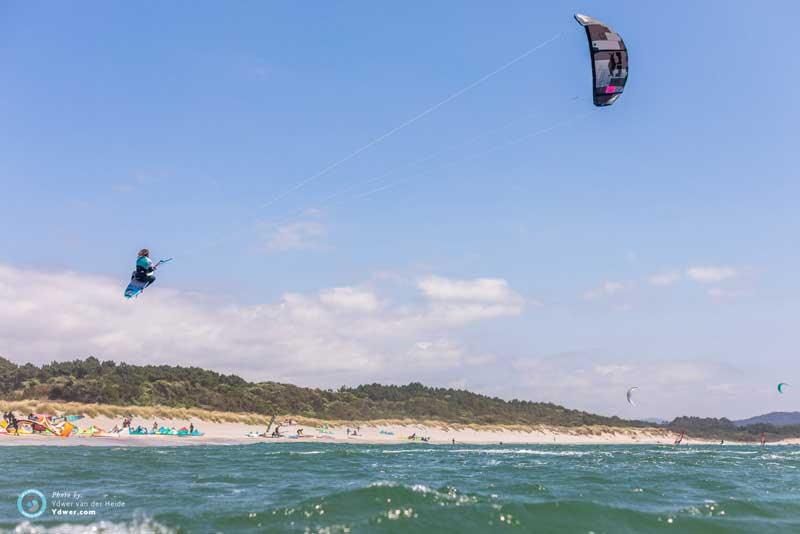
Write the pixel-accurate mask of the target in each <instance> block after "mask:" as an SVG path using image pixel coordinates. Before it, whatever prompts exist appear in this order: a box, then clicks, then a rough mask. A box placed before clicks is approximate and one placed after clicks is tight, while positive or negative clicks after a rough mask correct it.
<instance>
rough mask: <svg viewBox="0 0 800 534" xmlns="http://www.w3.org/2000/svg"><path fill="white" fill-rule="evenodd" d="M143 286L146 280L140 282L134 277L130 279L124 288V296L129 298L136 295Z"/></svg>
mask: <svg viewBox="0 0 800 534" xmlns="http://www.w3.org/2000/svg"><path fill="white" fill-rule="evenodd" d="M145 287H147V282H140V281H139V280H136V279H133V280H131V283H130V284H128V287H126V288H125V298H126V299H131V298H133V297H136V296H138V295H139V293H141V292H142V291H144V288H145Z"/></svg>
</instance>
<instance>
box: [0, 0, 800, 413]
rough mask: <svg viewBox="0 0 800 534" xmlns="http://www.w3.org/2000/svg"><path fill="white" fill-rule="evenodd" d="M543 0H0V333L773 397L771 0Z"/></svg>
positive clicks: (789, 279) (276, 374) (207, 355)
mask: <svg viewBox="0 0 800 534" xmlns="http://www.w3.org/2000/svg"><path fill="white" fill-rule="evenodd" d="M538 4H541V3H538ZM538 4H537V3H531V2H523V1H519V2H516V1H509V2H503V3H502V5H497V3H490V2H476V1H443V2H436V3H434V4H431V3H423V2H412V3H409V2H402V3H401V2H397V3H393V4H390V3H380V4H376V3H374V2H367V1H344V2H325V3H318V4H314V5H311V4H309V5H305V6H304V5H299V4H297V3H295V2H270V3H257V2H240V3H222V2H218V3H212V2H170V3H162V2H138V3H136V4H135V5H134V4H130V3H125V2H85V3H82V4H81V5H80V6H79V7H77V8H76V7H75V6H69V5H59V4H53V3H44V2H4V3H3V4H2V6H0V65H2V68H0V124H2V127H1V128H0V185H2V191H3V193H2V198H3V200H4V202H3V209H2V210H0V227H2V229H3V231H2V232H0V248H1V249H2V250H3V255H2V258H0V355H2V356H4V357H6V358H9V359H11V360H12V361H15V362H18V363H22V362H33V363H37V364H39V363H43V362H49V361H52V360H65V359H74V358H84V357H87V356H90V355H91V356H96V357H97V358H100V359H101V360H103V359H113V360H116V361H127V362H130V363H142V364H144V363H152V364H179V365H198V366H202V367H205V368H210V369H214V370H217V371H220V372H225V373H236V374H239V375H241V376H243V377H245V378H248V379H251V380H279V381H285V382H291V383H296V384H298V385H303V386H315V387H326V388H328V387H339V386H341V385H356V384H360V383H372V382H381V383H398V384H399V383H407V382H410V381H419V382H423V383H425V384H429V385H435V386H443V387H455V388H466V389H469V390H471V391H476V392H479V393H484V394H488V395H493V396H499V397H502V398H506V399H511V398H519V399H526V400H533V401H548V402H556V403H559V404H563V405H565V406H568V407H571V408H579V409H584V410H589V411H593V412H597V413H603V414H615V415H620V416H622V417H629V418H644V417H662V418H671V417H675V416H678V415H684V414H689V415H699V416H715V417H719V416H727V417H730V418H739V417H745V416H751V415H755V414H758V413H763V412H766V411H772V410H796V409H800V400H799V399H800V360H798V358H797V357H796V356H797V348H798V346H799V345H800V329H798V328H797V319H796V318H797V317H799V316H800V282H799V281H798V277H797V273H798V272H800V253H798V248H797V246H796V245H797V235H798V229H800V225H798V222H799V221H798V218H799V217H800V215H798V214H799V213H800V212H798V210H797V199H798V198H800V180H798V175H797V172H798V171H797V166H796V164H795V161H796V158H797V146H798V142H799V141H800V136H799V135H798V128H797V124H798V120H799V119H800V111H799V110H798V106H797V103H796V88H797V85H798V82H800V59H798V55H797V54H796V53H795V49H796V46H795V43H794V39H793V36H794V33H795V29H794V27H793V21H794V20H796V19H797V16H798V14H799V13H798V10H800V7H798V6H797V4H796V3H793V2H788V1H787V2H778V1H776V2H771V3H769V5H760V4H757V3H754V2H721V1H719V2H713V1H708V2H700V3H696V2H681V3H670V4H669V5H667V4H664V3H657V2H637V1H626V2H607V1H606V2H573V3H572V4H570V3H565V2H559V3H557V4H556V3H552V5H546V6H545V5H538ZM575 12H582V13H586V14H589V15H591V16H593V17H595V18H598V19H600V20H602V21H604V22H606V23H607V24H609V25H610V26H612V27H613V28H614V29H615V30H616V31H617V32H618V33H620V34H621V35H622V36H623V38H624V39H625V42H626V44H627V46H628V49H629V53H630V77H629V80H628V85H627V86H626V90H625V93H624V95H623V96H622V98H621V99H620V100H619V101H618V102H617V103H616V104H615V105H614V106H611V107H609V108H602V109H599V108H595V107H594V106H593V105H592V103H591V69H590V64H589V57H588V47H587V42H586V37H585V33H584V31H583V29H582V28H581V27H580V26H579V25H578V24H577V23H576V22H575V21H574V20H573V18H572V15H573V13H575ZM520 56H522V57H520ZM142 247H149V248H150V249H151V250H152V252H153V256H154V258H156V259H158V258H162V257H174V258H175V260H174V261H173V262H172V263H170V264H169V265H165V266H164V267H163V269H161V270H159V271H158V281H157V282H156V284H155V285H154V286H153V287H152V288H150V289H148V290H147V291H146V292H145V294H144V295H143V296H142V297H141V298H139V299H137V300H135V301H125V300H124V299H123V298H122V291H123V289H124V286H125V284H126V283H127V279H128V277H129V275H130V271H131V270H132V269H133V264H134V262H135V259H136V252H137V251H138V250H139V249H140V248H142ZM779 381H785V382H789V383H790V384H791V383H793V381H796V382H798V389H797V390H796V391H795V390H792V389H791V388H787V389H788V391H787V393H785V394H783V395H781V394H778V392H777V390H776V385H777V383H778V382H779ZM631 386H638V387H639V388H640V389H639V391H638V392H637V394H638V397H637V405H636V406H631V405H629V404H628V403H627V402H626V401H625V391H626V390H627V389H628V388H629V387H631Z"/></svg>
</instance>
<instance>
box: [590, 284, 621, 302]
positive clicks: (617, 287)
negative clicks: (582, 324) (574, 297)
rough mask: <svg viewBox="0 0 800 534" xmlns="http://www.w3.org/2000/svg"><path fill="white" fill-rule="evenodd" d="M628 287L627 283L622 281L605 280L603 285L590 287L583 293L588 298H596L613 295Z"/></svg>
mask: <svg viewBox="0 0 800 534" xmlns="http://www.w3.org/2000/svg"><path fill="white" fill-rule="evenodd" d="M625 289H626V285H625V284H624V283H622V282H608V281H606V282H603V285H601V286H600V287H596V288H594V289H590V290H589V291H587V292H586V293H584V294H583V298H584V299H586V300H595V299H599V298H603V297H611V296H613V295H616V294H617V293H619V292H621V291H623V290H625Z"/></svg>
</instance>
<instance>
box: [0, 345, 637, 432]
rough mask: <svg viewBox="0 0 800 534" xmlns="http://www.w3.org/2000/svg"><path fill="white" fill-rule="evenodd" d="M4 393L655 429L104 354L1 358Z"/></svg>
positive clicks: (410, 390) (477, 400)
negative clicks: (35, 361)
mask: <svg viewBox="0 0 800 534" xmlns="http://www.w3.org/2000/svg"><path fill="white" fill-rule="evenodd" d="M0 398H2V399H4V400H22V399H48V400H59V401H74V402H83V403H101V404H116V405H140V406H144V405H157V404H158V405H164V406H172V407H185V408H205V409H210V410H222V411H229V412H255V413H260V414H293V415H298V416H305V417H313V418H319V419H345V420H375V419H405V418H408V419H434V420H439V421H444V422H450V423H478V424H525V425H534V424H549V425H558V426H581V425H610V426H617V427H620V426H648V425H647V423H644V422H637V421H626V420H623V419H620V418H618V417H603V416H599V415H594V414H590V413H587V412H582V411H578V410H569V409H567V408H564V407H562V406H558V405H555V404H551V403H541V402H527V401H519V400H512V401H505V400H502V399H498V398H494V397H487V396H485V395H478V394H475V393H470V392H468V391H464V390H456V389H443V388H430V387H426V386H423V385H422V384H416V383H412V384H408V385H405V386H383V385H380V384H370V385H364V386H358V387H355V388H345V387H343V388H340V389H338V390H335V391H334V390H321V389H313V388H303V387H297V386H293V385H290V384H280V383H276V382H260V383H251V382H247V381H245V380H244V379H242V378H240V377H238V376H234V375H222V374H219V373H215V372H213V371H207V370H204V369H199V368H197V367H175V366H168V365H158V366H154V365H145V366H138V365H127V364H124V363H114V362H111V361H105V362H101V361H99V360H98V359H96V358H87V359H86V360H74V361H70V362H53V363H51V364H48V365H43V366H41V367H37V366H35V365H32V364H26V365H16V364H14V363H12V362H10V361H8V360H5V359H3V358H0Z"/></svg>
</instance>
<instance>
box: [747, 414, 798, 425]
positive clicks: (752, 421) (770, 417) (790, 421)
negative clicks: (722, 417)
mask: <svg viewBox="0 0 800 534" xmlns="http://www.w3.org/2000/svg"><path fill="white" fill-rule="evenodd" d="M734 423H735V424H736V426H750V425H758V424H764V425H773V426H789V425H800V412H770V413H767V414H764V415H757V416H755V417H750V418H749V419H741V420H739V421H734Z"/></svg>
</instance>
